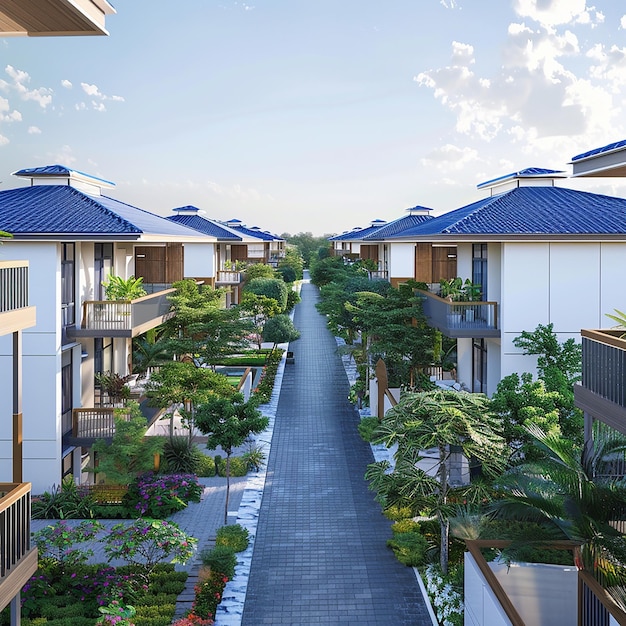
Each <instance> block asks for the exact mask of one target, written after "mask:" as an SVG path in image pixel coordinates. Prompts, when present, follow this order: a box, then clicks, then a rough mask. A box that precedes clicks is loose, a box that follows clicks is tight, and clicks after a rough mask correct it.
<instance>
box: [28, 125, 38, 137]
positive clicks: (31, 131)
mask: <svg viewBox="0 0 626 626" xmlns="http://www.w3.org/2000/svg"><path fill="white" fill-rule="evenodd" d="M27 132H28V134H29V135H41V128H39V127H38V126H29V127H28V131H27Z"/></svg>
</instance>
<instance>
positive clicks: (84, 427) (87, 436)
mask: <svg viewBox="0 0 626 626" xmlns="http://www.w3.org/2000/svg"><path fill="white" fill-rule="evenodd" d="M116 411H117V415H118V416H120V417H122V419H125V420H129V419H130V413H128V412H126V411H124V409H123V408H115V407H93V408H81V409H73V410H72V430H71V431H70V432H69V433H67V434H66V435H64V436H63V443H64V444H66V445H73V446H84V447H86V448H88V447H90V446H91V445H93V444H94V443H95V442H96V441H97V440H98V439H109V440H110V439H111V438H112V437H113V435H114V434H115V419H114V418H115V415H116Z"/></svg>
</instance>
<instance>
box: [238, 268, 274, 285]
mask: <svg viewBox="0 0 626 626" xmlns="http://www.w3.org/2000/svg"><path fill="white" fill-rule="evenodd" d="M245 275H246V276H245V281H246V282H247V283H249V282H250V281H251V280H254V279H255V278H276V270H275V269H274V268H273V267H272V266H271V265H267V264H266V263H252V264H250V265H248V266H247V267H246V270H245Z"/></svg>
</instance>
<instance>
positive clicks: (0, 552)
mask: <svg viewBox="0 0 626 626" xmlns="http://www.w3.org/2000/svg"><path fill="white" fill-rule="evenodd" d="M36 569H37V549H36V548H31V545H30V483H0V610H2V609H4V607H6V606H8V604H9V603H10V602H11V601H12V600H13V598H15V597H16V596H17V594H18V593H19V592H20V589H21V588H22V587H23V586H24V585H25V584H26V583H27V582H28V579H29V578H30V577H31V576H32V575H33V574H34V573H35V571H36Z"/></svg>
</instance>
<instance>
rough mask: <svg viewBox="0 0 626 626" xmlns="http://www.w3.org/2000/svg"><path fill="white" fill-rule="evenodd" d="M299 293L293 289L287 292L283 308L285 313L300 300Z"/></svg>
mask: <svg viewBox="0 0 626 626" xmlns="http://www.w3.org/2000/svg"><path fill="white" fill-rule="evenodd" d="M300 300H301V298H300V294H299V293H298V292H297V291H294V290H293V289H290V290H289V291H288V292H287V308H286V309H285V313H289V312H290V311H291V310H292V309H293V308H294V307H295V306H296V304H298V302H300Z"/></svg>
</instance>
